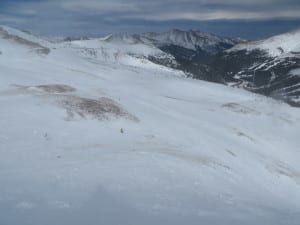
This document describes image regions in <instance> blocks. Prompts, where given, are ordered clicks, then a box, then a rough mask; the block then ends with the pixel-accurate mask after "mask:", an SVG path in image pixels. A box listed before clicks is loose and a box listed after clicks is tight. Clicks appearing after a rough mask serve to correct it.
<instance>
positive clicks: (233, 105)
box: [222, 102, 260, 115]
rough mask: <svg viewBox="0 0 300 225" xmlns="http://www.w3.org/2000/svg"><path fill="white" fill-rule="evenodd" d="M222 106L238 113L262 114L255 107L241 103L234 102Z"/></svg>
mask: <svg viewBox="0 0 300 225" xmlns="http://www.w3.org/2000/svg"><path fill="white" fill-rule="evenodd" d="M222 108H224V109H227V110H230V111H232V112H236V113H242V114H252V115H260V112H258V111H256V110H254V109H251V108H249V107H246V106H243V105H240V104H238V103H233V102H230V103H226V104H223V105H222Z"/></svg>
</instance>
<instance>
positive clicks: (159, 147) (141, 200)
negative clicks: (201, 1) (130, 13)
mask: <svg viewBox="0 0 300 225" xmlns="http://www.w3.org/2000/svg"><path fill="white" fill-rule="evenodd" d="M26 38H28V39H30V37H26ZM33 39H34V38H33V37H32V40H33ZM97 46H98V47H97ZM129 46H130V45H125V47H124V48H121V45H114V44H112V43H107V42H105V41H103V40H97V39H96V40H87V41H86V40H77V41H71V42H63V43H56V44H55V43H52V44H51V52H50V53H49V54H48V55H47V56H41V55H38V54H31V53H30V54H28V52H27V51H28V49H27V47H26V46H23V45H22V46H19V45H18V44H12V43H11V42H7V40H6V39H1V38H0V50H1V51H2V50H3V52H4V54H2V55H0V80H1V82H0V156H1V157H0V224H1V225H53V224H55V225H83V224H87V225H98V224H105V225H116V224H122V225H153V224H155V225H169V224H170V225H171V224H172V225H182V224H188V225H199V224H210V225H220V224H230V225H240V224H243V225H253V224H255V225H266V224H272V225H298V224H299V221H300V182H299V181H300V176H299V174H300V166H299V159H300V152H299V149H300V141H299V130H300V114H299V108H294V107H290V106H289V105H287V104H285V103H282V102H278V101H275V100H272V99H270V98H267V97H263V96H261V95H256V94H253V93H250V92H247V91H243V90H241V89H236V88H230V87H226V86H224V85H219V84H215V83H209V82H204V81H199V80H193V79H189V78H186V77H185V76H184V73H183V72H181V71H178V70H173V69H171V68H166V67H164V66H161V65H157V64H154V63H152V62H151V61H149V60H148V59H147V58H146V57H145V58H141V57H140V58H138V57H134V56H132V55H130V54H128V51H127V50H129ZM133 46H135V44H134V45H133ZM142 46H143V48H141V49H133V50H131V51H135V53H137V51H143V52H146V53H147V52H148V51H149V50H150V49H152V48H151V47H149V46H145V45H142ZM87 49H88V50H87ZM89 49H94V51H90V50H89ZM153 51H156V50H155V49H154V50H153ZM156 52H159V50H158V51H156ZM94 53H95V54H94ZM116 53H118V54H116ZM131 53H132V52H131ZM148 53H149V52H148ZM8 55H9V56H10V57H8ZM296 72H297V71H295V73H296Z"/></svg>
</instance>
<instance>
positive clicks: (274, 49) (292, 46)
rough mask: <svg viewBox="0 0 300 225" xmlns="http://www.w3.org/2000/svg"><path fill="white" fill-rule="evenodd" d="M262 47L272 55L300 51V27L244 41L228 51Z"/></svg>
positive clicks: (250, 49)
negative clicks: (264, 37)
mask: <svg viewBox="0 0 300 225" xmlns="http://www.w3.org/2000/svg"><path fill="white" fill-rule="evenodd" d="M243 49H245V50H249V51H252V50H254V49H262V50H265V51H266V52H267V53H268V54H269V55H270V56H285V55H287V56H288V54H289V53H291V52H298V53H299V52H300V29H298V30H294V31H291V32H288V33H285V34H280V35H276V36H273V37H270V38H268V39H265V40H261V41H253V42H248V43H242V44H238V45H236V46H234V47H233V48H231V49H230V50H228V51H237V50H243Z"/></svg>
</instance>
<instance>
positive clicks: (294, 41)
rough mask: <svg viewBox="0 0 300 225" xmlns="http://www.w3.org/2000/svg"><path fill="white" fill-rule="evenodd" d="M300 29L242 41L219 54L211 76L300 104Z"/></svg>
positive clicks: (293, 103)
mask: <svg viewBox="0 0 300 225" xmlns="http://www.w3.org/2000/svg"><path fill="white" fill-rule="evenodd" d="M299 40H300V30H296V31H294V32H289V33H286V34H282V35H278V36H274V37H272V38H269V39H266V40H263V41H259V42H250V43H246V44H239V45H237V46H235V47H233V48H232V49H230V50H228V51H225V52H224V53H221V54H219V55H218V56H217V57H216V59H215V60H214V62H213V63H212V64H211V68H212V70H211V73H210V74H211V76H217V77H218V79H219V80H220V81H221V82H224V83H228V84H230V85H234V86H239V87H243V88H246V89H247V90H250V91H254V92H256V93H260V94H264V95H267V96H271V97H274V98H276V99H280V100H283V101H286V102H288V103H289V104H291V105H294V106H300V76H299V75H300V73H299V69H300V51H299V50H300V44H299Z"/></svg>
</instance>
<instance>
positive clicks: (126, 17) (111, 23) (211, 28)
mask: <svg viewBox="0 0 300 225" xmlns="http://www.w3.org/2000/svg"><path fill="white" fill-rule="evenodd" d="M0 24H2V25H9V26H13V27H16V28H21V29H27V30H31V31H33V32H36V33H39V34H42V35H50V36H82V35H85V36H104V35H107V34H110V33H141V32H146V31H165V30H168V29H171V28H179V29H184V30H187V29H199V30H203V31H208V32H212V33H216V34H219V35H225V36H240V37H244V38H251V39H257V38H262V37H266V36H270V35H273V34H276V33H281V32H285V31H288V30H291V29H295V28H300V0H147V1H146V0H0Z"/></svg>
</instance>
